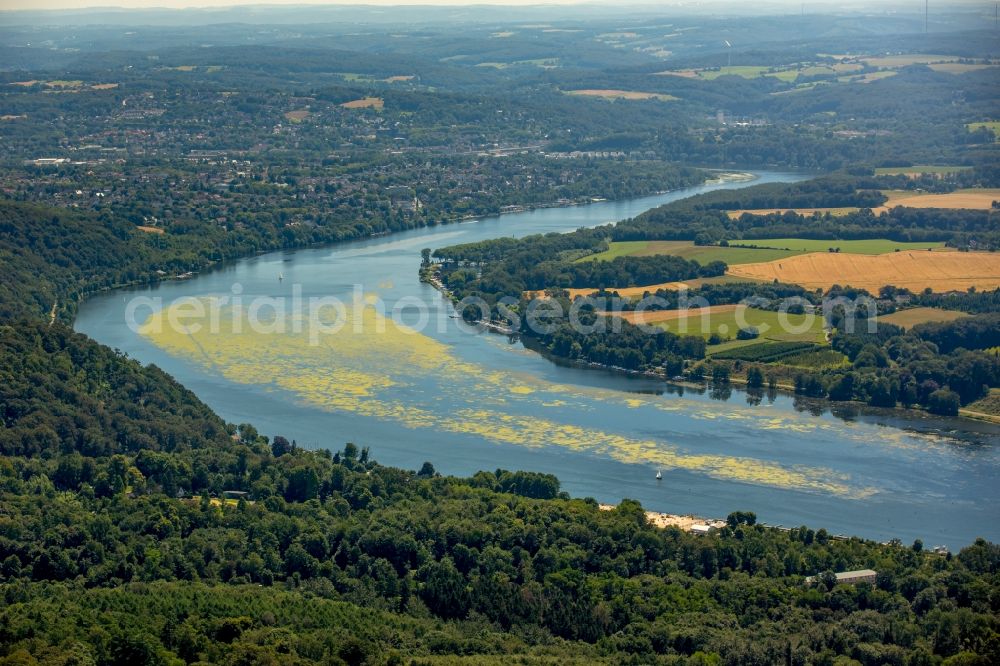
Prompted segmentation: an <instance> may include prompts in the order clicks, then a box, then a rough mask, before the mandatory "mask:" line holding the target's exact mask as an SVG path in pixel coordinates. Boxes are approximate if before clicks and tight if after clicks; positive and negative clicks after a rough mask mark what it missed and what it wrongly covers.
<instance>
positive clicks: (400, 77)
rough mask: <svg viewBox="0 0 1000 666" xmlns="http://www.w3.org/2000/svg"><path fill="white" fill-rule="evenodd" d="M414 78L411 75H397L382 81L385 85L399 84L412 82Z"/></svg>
mask: <svg viewBox="0 0 1000 666" xmlns="http://www.w3.org/2000/svg"><path fill="white" fill-rule="evenodd" d="M414 78H415V77H414V76H413V75H412V74H409V75H406V76H403V75H397V76H390V77H389V78H387V79H383V81H385V82H386V83H401V82H403V81H412V80H413V79H414Z"/></svg>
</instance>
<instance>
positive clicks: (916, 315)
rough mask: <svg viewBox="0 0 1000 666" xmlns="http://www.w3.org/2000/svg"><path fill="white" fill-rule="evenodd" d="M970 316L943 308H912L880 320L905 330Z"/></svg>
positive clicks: (885, 316)
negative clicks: (919, 325)
mask: <svg viewBox="0 0 1000 666" xmlns="http://www.w3.org/2000/svg"><path fill="white" fill-rule="evenodd" d="M969 316H970V315H969V314H968V313H967V312H959V311H958V310H944V309H942V308H910V309H908V310H899V311H897V312H893V313H892V314H888V315H883V316H881V317H879V319H880V320H881V321H884V322H885V323H887V324H894V325H896V326H902V327H903V328H912V327H914V326H916V325H917V324H926V323H928V322H932V321H933V322H938V321H955V320H956V319H961V318H962V317H969Z"/></svg>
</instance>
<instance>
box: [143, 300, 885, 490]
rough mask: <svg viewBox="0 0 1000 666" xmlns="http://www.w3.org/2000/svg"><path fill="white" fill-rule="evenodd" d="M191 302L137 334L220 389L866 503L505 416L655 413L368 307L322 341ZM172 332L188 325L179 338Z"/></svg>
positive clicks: (330, 315)
mask: <svg viewBox="0 0 1000 666" xmlns="http://www.w3.org/2000/svg"><path fill="white" fill-rule="evenodd" d="M199 301H200V302H201V304H202V307H203V309H204V310H205V315H204V316H203V317H202V318H200V319H199V318H197V317H192V316H190V313H191V311H193V310H196V309H197V308H195V307H192V304H191V303H187V304H180V305H178V304H175V305H172V306H170V307H168V308H164V309H163V310H160V311H159V312H156V313H154V314H153V315H151V316H150V317H149V318H148V319H147V321H146V322H145V324H144V325H143V326H142V328H141V330H140V333H141V334H142V335H144V336H146V337H147V338H148V339H149V340H151V341H152V342H153V343H155V344H156V345H157V346H159V347H160V348H162V349H164V350H165V351H167V352H169V353H170V354H172V355H175V356H178V357H181V358H184V359H187V360H188V361H191V362H194V363H197V364H200V365H202V366H203V367H205V368H206V369H208V370H209V371H211V372H213V373H216V374H219V375H222V376H223V377H225V378H226V379H228V380H229V381H232V382H234V383H238V384H245V385H258V386H265V387H271V388H272V389H274V390H278V391H282V392H285V393H287V394H290V395H293V396H294V397H295V398H296V399H297V400H299V401H300V402H303V403H306V404H309V405H312V406H314V407H317V408H319V409H323V410H327V411H337V412H341V413H350V414H357V415H359V416H364V417H368V418H376V419H381V420H386V421H391V422H395V423H398V424H400V425H401V426H403V427H406V428H409V429H430V430H433V431H436V432H447V433H454V434H459V435H469V436H474V437H478V438H481V439H483V440H486V441H490V442H493V443H496V444H504V445H512V446H525V447H535V448H537V447H545V446H558V447H562V448H564V449H569V450H573V451H579V452H581V453H589V454H591V455H599V456H603V457H607V458H610V459H613V460H617V461H620V462H624V463H632V464H648V465H655V466H657V467H661V468H663V469H683V470H689V471H693V472H697V473H702V474H706V475H709V476H712V477H715V478H720V479H727V480H731V481H739V482H744V483H751V484H758V485H768V486H775V487H781V488H794V489H799V490H811V491H816V492H823V493H831V494H836V495H841V496H854V497H858V496H864V495H867V494H869V493H870V492H871V491H870V490H868V489H858V488H854V487H852V486H851V484H850V482H849V479H848V478H846V477H845V476H844V475H840V474H837V473H835V472H833V471H831V470H828V469H821V468H805V467H800V466H796V467H790V466H787V465H782V464H779V463H775V462H772V461H767V460H758V459H754V458H747V457H735V456H727V455H719V454H703V453H697V452H685V451H683V450H681V449H679V448H678V447H676V446H674V445H671V444H669V443H667V442H661V441H653V440H640V439H634V438H631V437H627V436H624V435H621V434H618V433H613V432H607V431H605V430H603V429H599V428H592V427H591V428H586V427H581V426H579V425H576V424H573V423H566V422H561V421H559V420H556V419H546V418H541V417H535V416H527V415H525V414H524V413H523V410H521V409H514V408H513V405H514V403H520V402H524V403H525V404H526V406H528V407H530V408H531V409H532V410H534V408H536V407H539V408H540V407H543V406H548V407H553V408H554V407H558V408H560V409H579V410H583V411H592V410H593V408H594V402H595V401H598V402H599V403H600V404H603V405H606V406H607V407H608V408H609V409H615V408H620V409H626V410H630V411H631V410H642V409H653V410H657V411H658V412H661V411H663V410H664V405H665V403H664V401H663V399H661V398H655V397H650V396H644V397H641V398H639V397H635V396H634V395H632V396H630V395H629V394H625V393H621V392H618V391H613V390H605V389H594V388H582V387H573V386H567V385H562V384H555V383H551V382H547V381H545V380H542V379H539V378H537V377H535V376H533V375H528V374H525V373H514V372H508V371H496V370H487V369H486V368H484V367H483V366H480V365H478V364H475V363H470V362H467V361H463V360H461V359H458V358H456V357H455V356H454V354H453V353H452V350H451V348H450V347H449V346H448V345H446V344H444V343H442V342H440V341H438V340H435V339H433V338H431V337H429V336H426V335H423V334H421V333H419V332H417V331H415V330H413V329H411V328H408V327H406V326H404V325H402V324H399V323H397V322H395V321H393V320H392V319H391V318H388V317H386V316H384V315H383V314H382V313H380V312H379V311H377V309H376V308H375V307H373V305H372V303H371V301H370V300H369V301H368V302H362V303H360V304H357V305H356V306H355V307H343V308H342V310H341V311H340V312H339V313H336V316H334V315H335V313H334V312H332V311H331V312H327V313H325V314H326V315H327V316H325V317H324V318H322V319H321V320H319V321H320V323H322V324H323V325H324V326H325V327H326V328H325V329H324V330H328V332H326V333H324V334H322V335H317V334H316V330H315V327H311V326H310V323H311V322H310V321H309V320H307V319H304V318H298V319H296V318H286V319H282V318H281V317H280V316H273V317H272V318H271V319H270V320H266V321H264V322H254V321H252V317H251V316H250V315H251V314H252V313H251V311H250V308H245V307H233V306H226V307H220V306H219V303H218V302H217V301H213V300H212V299H209V298H205V299H199ZM178 307H186V308H187V312H178V311H177V310H176V308H178ZM182 315H184V316H182ZM181 320H183V322H184V323H185V324H187V325H185V326H177V325H176V324H177V323H178V321H181ZM334 323H336V324H337V326H336V327H334V326H333V324H334ZM334 328H335V329H336V330H334ZM669 400H670V401H671V406H675V407H676V408H677V409H678V410H680V407H681V406H683V407H684V408H685V409H684V411H685V412H686V413H688V414H689V415H691V416H693V417H694V418H697V419H717V418H722V419H748V418H752V417H751V416H750V412H747V411H745V410H738V409H733V408H731V407H727V406H725V405H719V406H718V409H716V410H709V409H706V408H705V404H704V403H695V402H693V401H689V400H684V399H681V398H670V399H669ZM667 411H673V410H671V409H667ZM551 413H552V414H555V412H551ZM755 418H759V420H761V421H765V418H770V417H765V415H761V416H760V417H755Z"/></svg>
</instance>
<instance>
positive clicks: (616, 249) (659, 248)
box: [577, 238, 944, 266]
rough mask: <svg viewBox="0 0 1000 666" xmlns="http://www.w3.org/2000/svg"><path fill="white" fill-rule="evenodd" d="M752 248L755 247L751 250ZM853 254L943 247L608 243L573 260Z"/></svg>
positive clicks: (746, 260) (786, 241) (739, 260)
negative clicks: (837, 250)
mask: <svg viewBox="0 0 1000 666" xmlns="http://www.w3.org/2000/svg"><path fill="white" fill-rule="evenodd" d="M752 246H756V247H752ZM831 247H832V248H840V251H841V252H851V253H856V254H884V253H886V252H895V251H896V250H900V251H903V250H927V249H930V248H934V249H942V248H944V243H899V242H896V241H891V240H885V239H872V240H849V241H842V240H809V239H804V238H765V239H748V240H742V241H735V240H733V241H730V246H729V247H721V246H719V245H695V244H694V243H692V242H690V241H622V242H615V243H611V244H610V246H609V247H608V249H607V250H605V251H604V252H601V253H599V254H594V255H590V256H587V257H582V258H580V259H577V261H578V262H580V261H611V260H613V259H617V258H618V257H651V256H656V255H664V254H670V255H674V256H676V257H683V258H684V259H690V260H692V261H697V262H698V263H700V264H708V263H711V262H713V261H724V262H726V264H728V265H730V266H738V265H740V264H751V263H758V262H762V261H773V260H775V259H783V258H785V257H791V256H794V255H797V254H806V253H809V252H826V251H828V250H829V249H830V248H831Z"/></svg>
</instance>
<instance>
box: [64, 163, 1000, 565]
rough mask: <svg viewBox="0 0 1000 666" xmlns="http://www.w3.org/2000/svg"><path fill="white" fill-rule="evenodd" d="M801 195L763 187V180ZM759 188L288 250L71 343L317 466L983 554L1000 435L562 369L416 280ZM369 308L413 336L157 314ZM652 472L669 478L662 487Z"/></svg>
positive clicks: (106, 314) (202, 281)
mask: <svg viewBox="0 0 1000 666" xmlns="http://www.w3.org/2000/svg"><path fill="white" fill-rule="evenodd" d="M799 178H801V176H797V175H794V174H783V173H771V172H762V173H758V174H757V179H756V180H755V181H754V183H763V182H781V181H789V180H795V179H799ZM744 185H745V183H741V182H728V183H722V184H714V185H705V186H702V187H696V188H688V189H686V190H681V191H678V192H672V193H668V194H662V195H657V196H651V197H642V198H637V199H633V200H629V201H621V202H600V203H595V204H591V205H587V206H579V207H572V208H559V209H554V208H553V209H542V210H537V211H532V212H526V213H517V214H511V215H504V216H501V217H496V218H488V219H482V220H478V221H473V222H465V223H462V224H455V225H448V226H440V227H434V228H428V229H422V230H415V231H408V232H403V233H399V234H394V235H392V236H387V237H382V238H375V239H369V240H365V241H358V242H353V243H345V244H341V245H337V246H333V247H326V248H321V249H308V250H298V251H288V252H274V253H271V254H267V255H262V256H258V257H251V258H247V259H244V260H241V261H238V262H234V263H232V264H230V265H227V266H224V267H222V268H219V269H218V270H215V271H211V272H208V273H206V274H203V275H198V276H195V277H194V278H192V279H190V280H185V281H174V282H166V283H163V284H160V285H157V286H154V287H150V288H139V289H130V290H122V291H116V292H112V293H108V294H105V295H101V296H98V297H95V298H92V299H90V300H89V301H87V302H86V303H84V304H83V306H82V307H81V308H80V312H79V315H78V317H77V320H76V324H75V327H76V329H77V330H78V331H80V332H82V333H86V334H87V335H89V336H91V337H93V338H95V339H96V340H98V341H100V342H102V343H104V344H106V345H108V346H110V347H113V348H117V349H120V350H121V351H124V352H127V353H128V354H129V355H130V356H131V357H133V358H136V359H139V360H140V361H142V362H144V363H155V364H156V365H158V366H159V367H161V368H163V369H164V370H166V371H167V372H169V373H170V374H171V375H173V376H174V377H175V378H176V379H178V380H179V381H180V382H181V383H183V384H184V385H185V386H187V387H188V388H190V389H191V390H193V391H194V392H195V393H196V394H197V395H198V396H199V397H200V398H201V399H202V400H204V401H205V402H206V403H207V404H209V405H210V406H211V407H212V408H213V409H215V410H216V411H217V412H218V413H219V414H220V415H221V416H222V417H224V418H225V419H226V420H228V421H230V422H233V423H243V422H250V423H253V424H254V425H255V426H256V427H257V428H258V429H259V430H260V431H261V432H263V433H267V434H269V435H274V434H281V435H284V436H285V437H288V438H289V439H295V440H297V442H298V443H299V444H300V445H302V446H305V447H309V448H314V447H324V448H334V449H338V448H341V447H342V446H343V444H344V443H345V442H348V441H352V442H355V443H357V444H358V445H360V446H369V447H371V450H372V456H373V457H374V458H375V459H376V460H378V461H379V462H381V463H383V464H387V465H396V466H401V467H405V468H410V469H416V468H418V467H419V466H420V465H421V464H422V463H423V462H424V461H431V462H432V463H433V464H434V466H435V467H436V468H437V470H438V471H440V472H443V473H447V474H458V475H469V474H472V473H474V472H475V471H477V470H481V469H488V470H494V469H497V468H504V469H524V470H533V471H540V472H549V473H553V474H556V475H557V476H558V477H559V479H560V480H561V481H562V486H563V489H564V490H566V491H568V492H570V493H571V494H572V495H574V496H590V497H594V498H596V499H598V500H599V501H602V502H611V503H614V502H618V501H619V500H621V499H622V498H624V497H628V498H633V499H637V500H639V501H641V502H642V504H643V505H644V506H645V507H646V508H647V509H651V510H656V511H665V512H670V513H682V514H687V513H693V514H696V515H700V516H706V517H725V516H726V515H727V514H728V513H729V512H731V511H734V510H752V511H754V512H756V513H757V515H758V518H759V519H760V520H761V521H764V522H767V523H769V524H782V525H785V526H798V525H801V524H807V525H809V526H811V527H814V528H819V527H825V528H827V530H829V531H830V532H831V533H834V534H836V533H843V534H849V535H859V536H863V537H867V538H874V539H879V540H888V539H891V538H900V539H903V540H904V541H907V542H909V541H912V540H913V539H915V538H920V539H922V540H923V541H924V543H925V544H926V545H928V546H934V545H938V544H941V545H946V546H949V547H951V548H953V549H954V548H959V547H961V546H962V545H965V544H968V543H970V542H971V541H972V540H973V539H974V538H976V537H977V536H983V537H986V538H990V539H992V540H994V541H996V540H997V539H998V538H1000V503H998V501H997V500H998V499H1000V491H998V487H1000V486H998V484H997V483H996V479H997V478H998V476H1000V475H998V472H1000V446H998V444H1000V428H998V427H997V426H993V425H986V424H979V423H976V422H972V421H966V420H956V419H938V418H931V417H926V416H922V415H918V414H912V413H905V412H897V411H882V412H879V411H862V412H857V410H851V409H842V410H839V411H838V415H834V414H831V413H830V412H829V411H828V410H824V409H823V408H822V407H817V406H816V405H811V406H809V405H805V404H802V403H800V402H799V401H797V400H795V399H794V398H792V397H791V396H786V395H772V396H770V397H768V396H765V397H764V398H763V399H762V400H761V401H760V402H759V404H752V403H753V402H756V401H752V400H749V399H748V398H749V396H748V395H747V394H746V393H744V392H742V391H738V390H734V391H732V392H731V394H730V395H728V396H719V395H715V396H712V395H710V394H700V393H698V392H693V391H690V390H688V391H683V394H678V391H677V389H670V390H669V391H668V390H667V388H668V387H667V386H665V385H664V384H663V383H662V382H658V381H654V380H650V379H642V378H630V377H625V376H619V375H615V374H611V373H605V372H601V371H595V370H585V369H578V368H572V367H562V366H560V365H557V364H554V363H552V362H550V361H548V360H546V359H544V358H542V357H541V356H539V355H537V354H535V353H532V352H530V351H527V350H525V349H524V348H523V347H522V346H521V345H520V343H517V342H510V341H509V340H508V339H507V338H506V337H504V336H499V335H495V334H490V333H484V332H481V331H476V330H473V329H470V328H469V327H467V326H465V325H464V324H462V323H461V322H460V321H458V320H456V319H453V318H451V317H450V316H449V315H450V313H451V307H450V304H449V303H447V302H446V301H445V300H444V299H443V298H442V297H441V295H440V294H438V293H437V292H436V291H435V290H434V289H433V288H432V287H430V286H429V285H426V284H421V283H420V282H419V280H418V278H417V267H418V265H419V261H420V250H421V248H424V247H430V248H437V247H443V246H446V245H452V244H456V243H465V242H472V241H478V240H484V239H490V238H496V237H499V236H503V235H511V236H517V237H521V236H525V235H529V234H535V233H542V232H565V231H570V230H573V229H577V228H579V227H585V226H586V227H589V226H596V225H599V224H604V223H608V222H612V221H616V220H620V219H625V218H628V217H633V216H635V215H638V214H639V213H641V212H643V211H645V210H648V209H649V208H652V207H655V206H658V205H661V204H663V203H666V202H669V201H673V200H676V199H679V198H682V197H687V196H691V195H694V194H698V193H700V192H704V191H708V190H712V189H717V188H720V187H725V188H733V187H741V186H744ZM279 276H280V278H281V279H279ZM355 285H360V287H357V288H356V287H355ZM356 289H358V290H360V293H363V294H364V295H365V297H366V298H368V299H369V300H373V299H376V298H377V299H380V302H381V303H383V304H384V306H385V313H386V317H389V318H390V319H391V316H390V315H391V314H392V312H393V308H394V307H397V306H398V308H397V311H398V312H400V313H401V315H400V319H401V320H402V321H403V322H404V323H405V324H408V326H402V327H401V326H395V325H394V324H393V323H392V321H389V322H388V326H387V328H386V331H385V332H382V333H377V332H373V330H374V329H372V328H371V327H372V326H376V325H380V324H383V323H385V320H383V319H382V318H381V317H380V316H379V315H378V313H377V310H376V306H375V305H372V306H371V307H367V308H363V307H362V306H361V305H360V304H356V306H355V307H353V308H349V309H348V312H347V315H348V317H349V318H351V319H350V321H351V325H348V326H345V327H344V328H343V329H342V330H341V331H340V332H338V333H337V334H336V335H329V336H323V337H322V339H320V340H318V341H317V340H312V339H311V338H310V337H309V336H308V335H306V334H304V333H301V332H298V331H294V330H290V329H291V328H292V327H289V329H287V330H286V331H285V332H269V333H267V334H265V333H266V332H249V331H246V330H244V331H243V333H241V334H240V335H236V334H235V333H234V330H233V329H234V328H235V327H236V326H237V323H236V321H237V319H236V318H227V317H228V314H229V313H230V311H229V310H223V312H224V314H226V315H227V316H226V317H224V318H223V320H224V321H229V322H230V324H229V328H226V327H225V326H224V327H223V330H221V331H219V332H213V331H208V330H207V329H208V328H209V327H207V326H206V327H205V329H206V330H203V331H200V332H197V333H195V332H194V331H188V332H187V333H186V334H185V333H177V332H176V331H171V330H160V331H156V330H155V326H153V325H152V324H153V323H155V321H160V322H162V320H163V319H165V316H164V315H165V314H166V313H167V312H168V310H166V309H163V310H159V308H160V305H161V304H162V305H168V304H170V303H172V302H174V301H175V299H178V298H182V297H194V298H198V299H201V301H200V302H210V303H222V301H221V300H218V299H223V298H229V299H231V301H232V300H235V299H236V297H238V298H240V299H243V301H242V302H243V303H244V304H247V303H250V302H253V299H254V298H259V297H265V298H271V299H284V300H283V301H282V302H288V301H289V299H296V298H298V299H305V300H308V299H309V298H313V297H317V298H318V297H326V296H335V297H338V298H340V299H342V300H344V301H345V302H348V303H350V301H351V300H352V298H353V297H354V294H355V291H356ZM136 298H139V299H147V300H145V301H141V302H142V303H151V305H149V306H148V307H146V306H144V305H143V306H140V307H138V308H136V310H135V312H136V313H137V315H136V316H137V317H138V318H139V320H140V321H142V322H143V323H145V324H146V328H145V329H139V328H137V327H135V326H128V325H126V311H127V308H128V306H129V304H130V303H131V304H132V306H133V307H135V304H136V302H137V301H136V300H134V299H136ZM206 299H208V300H206ZM211 299H216V300H211ZM275 302H277V301H268V303H271V304H273V303H275ZM418 302H422V303H426V304H427V309H426V315H427V316H428V317H429V320H430V325H429V326H427V327H424V328H420V329H419V332H415V331H414V329H418V328H419V327H418V326H417V325H418V324H419V323H420V322H419V321H418V319H419V317H420V314H419V311H418V309H417V308H416V307H415V305H414V304H416V303H418ZM404 305H405V306H406V307H403V306H404ZM158 310H159V314H157V311H158ZM245 310H246V306H245V305H244V308H243V310H242V311H243V312H245ZM234 311H240V310H239V309H238V308H237V309H236V310H234ZM261 311H262V312H265V311H268V309H267V308H266V307H265V308H262V310H261ZM354 324H357V326H355V325H354ZM166 328H167V329H169V328H170V327H166ZM307 328H308V327H307ZM314 342H315V344H314ZM809 407H811V409H810V408H809ZM657 470H662V474H663V478H662V480H659V481H657V480H656V479H655V478H654V477H655V474H656V471H657Z"/></svg>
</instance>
